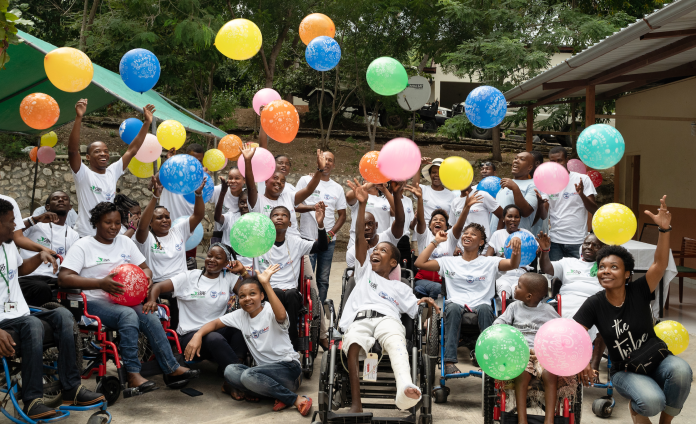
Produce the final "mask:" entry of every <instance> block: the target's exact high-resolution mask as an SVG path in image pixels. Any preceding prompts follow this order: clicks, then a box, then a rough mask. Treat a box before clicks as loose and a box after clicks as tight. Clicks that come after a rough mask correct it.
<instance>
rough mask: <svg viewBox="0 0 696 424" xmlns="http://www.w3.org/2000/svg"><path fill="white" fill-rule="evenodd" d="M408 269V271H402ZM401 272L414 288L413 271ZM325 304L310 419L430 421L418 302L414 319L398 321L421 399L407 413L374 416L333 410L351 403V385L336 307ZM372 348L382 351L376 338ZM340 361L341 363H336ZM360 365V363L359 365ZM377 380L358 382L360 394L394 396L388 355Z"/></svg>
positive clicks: (349, 282)
mask: <svg viewBox="0 0 696 424" xmlns="http://www.w3.org/2000/svg"><path fill="white" fill-rule="evenodd" d="M350 270H352V268H349V269H347V270H346V271H345V272H344V274H343V275H344V284H343V293H342V294H341V306H340V309H339V313H338V316H339V319H340V316H341V314H342V312H343V309H344V306H345V303H346V301H347V299H348V296H350V292H351V291H352V289H353V287H354V285H355V280H354V279H353V278H352V277H350V276H349V275H348V272H349V271H350ZM404 271H407V272H404ZM402 275H410V279H408V278H402V282H403V283H405V284H408V285H409V286H410V287H411V289H413V273H412V272H411V271H410V270H407V269H406V270H405V269H402ZM325 304H326V305H327V307H328V308H329V309H330V314H329V316H330V326H329V346H330V350H329V352H326V353H325V354H324V355H323V356H322V360H321V371H320V375H321V377H320V380H319V394H318V410H317V411H315V412H314V415H313V417H312V421H313V422H314V424H317V423H323V424H328V423H341V424H343V423H356V424H357V423H373V422H374V423H377V422H379V423H389V422H399V423H414V424H416V423H418V424H430V423H432V402H431V397H430V392H431V384H430V382H431V381H432V376H431V374H432V367H430V362H429V361H428V358H427V355H426V354H425V352H423V340H424V339H423V335H424V334H423V333H424V332H423V321H422V316H423V309H424V306H423V305H420V306H419V308H418V315H417V317H416V319H411V318H410V317H409V316H408V315H405V314H404V315H402V316H401V322H402V323H403V324H404V327H405V328H406V344H407V346H406V347H407V350H408V351H409V359H410V365H411V378H412V379H413V384H415V385H417V386H418V387H419V389H420V391H421V396H422V398H421V401H420V402H419V403H418V404H417V405H416V406H414V407H413V408H411V409H410V410H409V413H410V415H409V416H408V417H375V416H374V413H373V412H362V413H357V414H355V413H340V412H335V411H337V410H338V409H340V408H345V407H349V406H350V405H351V404H352V400H351V388H350V380H349V376H348V371H347V370H346V368H345V366H344V365H342V364H344V363H345V360H346V358H345V357H346V355H345V354H344V353H343V351H342V345H343V342H342V335H341V334H340V333H339V332H338V331H337V330H336V328H335V327H336V326H337V325H338V322H337V321H334V316H336V314H335V310H334V304H333V301H332V300H330V299H327V300H326V302H325ZM373 350H374V351H375V352H377V353H378V354H380V355H381V350H382V349H381V347H380V346H379V343H378V342H375V346H374V347H373ZM337 362H340V363H337ZM362 366H363V365H362V364H361V365H360V367H362ZM377 380H378V381H376V382H372V381H363V382H361V383H360V388H361V390H360V393H361V397H362V398H364V399H390V400H391V399H394V397H395V396H396V381H395V380H394V377H393V370H392V368H391V365H390V363H389V356H388V355H387V356H384V357H382V359H381V361H380V363H379V365H378V368H377ZM362 405H363V408H366V409H396V406H395V405H394V404H393V403H389V404H387V403H366V402H363V404H362Z"/></svg>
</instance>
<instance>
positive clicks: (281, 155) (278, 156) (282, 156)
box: [273, 153, 292, 166]
mask: <svg viewBox="0 0 696 424" xmlns="http://www.w3.org/2000/svg"><path fill="white" fill-rule="evenodd" d="M280 158H287V159H288V162H290V166H292V159H291V158H290V156H288V155H286V154H285V153H281V154H279V155H275V156H274V157H273V160H274V161H277V160H278V159H280Z"/></svg>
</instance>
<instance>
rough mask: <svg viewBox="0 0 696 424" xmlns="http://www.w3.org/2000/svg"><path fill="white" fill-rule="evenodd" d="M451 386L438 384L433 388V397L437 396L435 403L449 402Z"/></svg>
mask: <svg viewBox="0 0 696 424" xmlns="http://www.w3.org/2000/svg"><path fill="white" fill-rule="evenodd" d="M449 392H450V388H449V387H447V386H445V387H441V386H438V387H436V388H434V389H433V397H434V398H435V399H434V400H435V403H447V396H449Z"/></svg>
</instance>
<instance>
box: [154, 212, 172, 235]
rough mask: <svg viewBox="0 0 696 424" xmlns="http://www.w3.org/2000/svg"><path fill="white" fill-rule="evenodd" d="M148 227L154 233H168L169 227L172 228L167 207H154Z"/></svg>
mask: <svg viewBox="0 0 696 424" xmlns="http://www.w3.org/2000/svg"><path fill="white" fill-rule="evenodd" d="M150 227H151V228H152V231H154V232H155V234H169V229H170V228H172V218H171V216H170V215H169V211H168V210H167V208H165V207H164V206H160V207H159V208H157V209H155V212H154V213H153V214H152V221H150Z"/></svg>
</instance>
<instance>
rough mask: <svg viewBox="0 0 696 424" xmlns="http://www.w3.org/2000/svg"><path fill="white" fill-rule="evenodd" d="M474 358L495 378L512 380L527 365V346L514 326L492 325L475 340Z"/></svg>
mask: <svg viewBox="0 0 696 424" xmlns="http://www.w3.org/2000/svg"><path fill="white" fill-rule="evenodd" d="M476 360H477V361H478V363H479V365H481V369H482V370H483V371H484V372H485V373H486V374H488V375H490V376H491V377H493V378H495V379H496V380H512V379H514V378H515V377H517V376H519V375H520V374H522V372H523V371H524V370H525V368H526V367H527V362H529V346H528V345H527V341H526V340H525V339H524V336H523V335H522V333H521V332H520V331H519V330H518V329H516V328H515V327H512V326H510V325H505V324H501V325H492V326H490V327H488V328H487V329H485V330H484V331H483V333H481V335H480V336H479V338H478V340H477V341H476Z"/></svg>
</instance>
